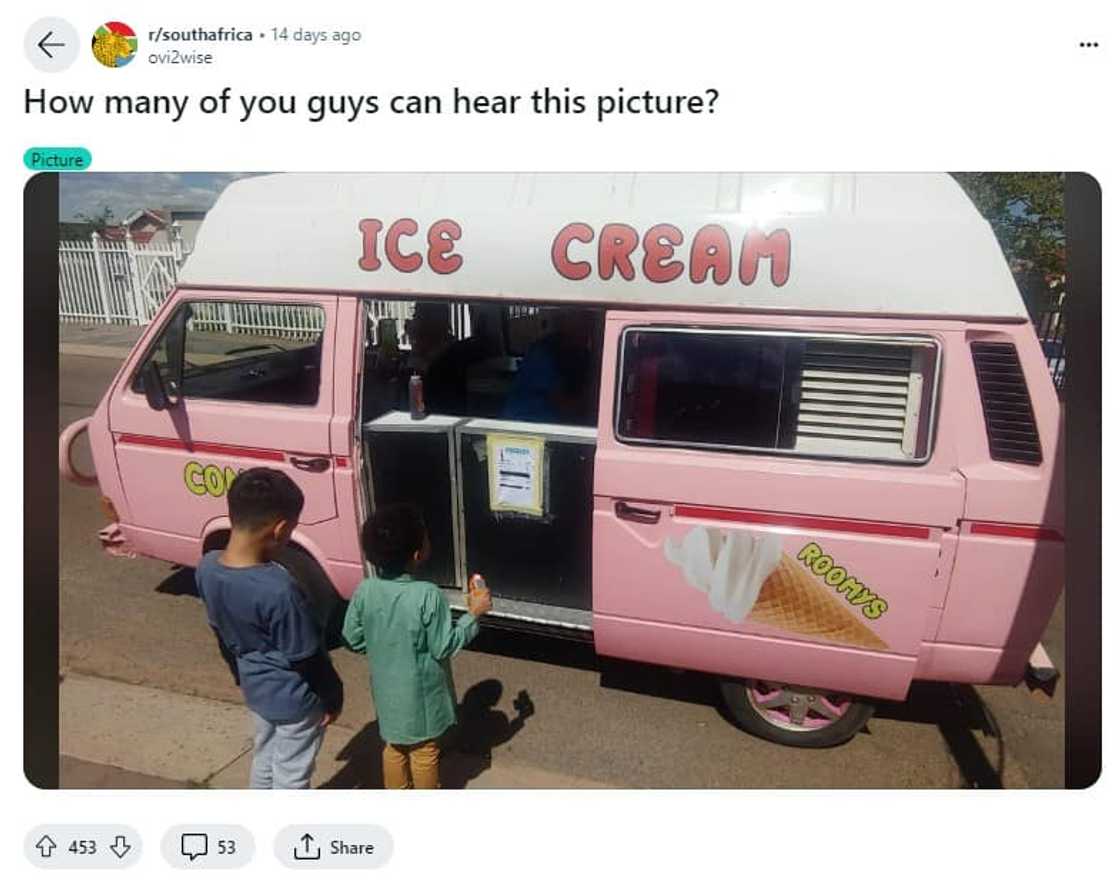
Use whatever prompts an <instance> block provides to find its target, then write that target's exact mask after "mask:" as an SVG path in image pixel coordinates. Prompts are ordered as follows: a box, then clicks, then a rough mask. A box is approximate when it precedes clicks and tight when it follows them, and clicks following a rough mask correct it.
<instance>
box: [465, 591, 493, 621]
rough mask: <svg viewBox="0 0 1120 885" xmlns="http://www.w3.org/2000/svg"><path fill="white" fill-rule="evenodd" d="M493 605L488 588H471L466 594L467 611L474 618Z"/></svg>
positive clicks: (480, 615)
mask: <svg viewBox="0 0 1120 885" xmlns="http://www.w3.org/2000/svg"><path fill="white" fill-rule="evenodd" d="M493 607H494V606H493V603H492V602H491V601H490V591H489V590H472V591H471V592H470V593H469V594H468V595H467V611H469V612H470V613H471V614H472V615H474V616H475V617H476V618H479V617H482V616H483V615H484V614H486V613H487V612H488V611H490V609H491V608H493Z"/></svg>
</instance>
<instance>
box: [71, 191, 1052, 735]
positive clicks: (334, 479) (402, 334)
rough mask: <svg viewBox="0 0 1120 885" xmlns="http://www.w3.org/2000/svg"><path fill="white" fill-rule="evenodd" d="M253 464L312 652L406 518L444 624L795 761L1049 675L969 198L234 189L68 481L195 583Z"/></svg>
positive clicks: (127, 542)
mask: <svg viewBox="0 0 1120 885" xmlns="http://www.w3.org/2000/svg"><path fill="white" fill-rule="evenodd" d="M82 432H86V433H88V434H89V442H90V445H91V447H92V451H93V459H94V464H95V465H96V472H97V475H96V477H93V476H84V475H80V474H79V473H78V472H77V471H75V469H74V467H73V466H72V464H71V458H70V449H71V446H72V444H73V442H74V440H75V438H76V437H77V436H78V435H79V434H81V433H82ZM258 465H266V466H271V467H276V468H279V469H281V470H284V471H286V472H288V473H289V474H290V475H291V476H292V478H293V479H295V481H296V482H297V483H298V484H299V485H300V487H301V488H302V489H303V491H304V494H305V497H306V507H305V510H304V512H303V516H302V519H301V523H300V526H299V529H298V531H296V533H295V535H294V537H293V539H292V545H291V549H290V551H289V552H288V554H287V556H286V557H285V562H286V564H287V565H288V566H289V567H290V568H291V569H292V570H293V572H294V573H295V574H296V575H297V577H298V579H299V580H300V582H301V583H302V585H303V586H304V589H305V590H306V592H307V593H308V594H309V595H310V596H311V597H312V598H313V599H314V600H315V601H316V602H317V604H319V605H320V606H321V607H322V610H323V612H324V617H328V616H329V613H331V612H337V610H338V608H339V607H340V603H341V601H343V600H345V599H346V598H348V597H349V596H350V594H351V593H352V592H353V591H354V588H355V587H356V585H357V584H358V582H359V581H360V580H361V579H362V577H363V575H364V574H365V572H366V570H367V565H366V563H364V562H363V560H362V556H361V553H360V550H359V543H358V535H359V526H360V525H361V524H362V521H363V519H364V518H365V517H366V516H367V515H368V514H369V513H370V512H372V511H373V510H374V509H375V508H376V507H378V506H384V505H385V504H386V503H391V502H397V501H412V502H414V503H416V504H417V505H418V506H420V507H421V508H422V510H423V512H424V514H425V518H426V520H427V524H428V528H429V533H430V535H431V539H432V547H433V555H432V557H431V559H430V560H429V562H428V563H427V564H426V566H425V571H424V572H423V574H422V577H425V578H427V579H429V580H431V581H433V582H435V583H437V584H438V585H440V586H441V587H443V588H444V590H445V592H446V593H447V595H448V598H449V600H450V601H451V603H452V605H453V606H454V607H456V608H459V609H462V608H463V607H464V596H463V594H464V590H465V589H466V586H467V581H468V578H469V576H470V575H471V574H473V573H475V572H479V573H482V574H484V575H485V576H486V579H487V582H488V583H489V585H490V587H491V589H492V592H493V594H494V611H493V614H492V615H491V616H490V617H489V618H488V621H489V622H490V623H492V624H493V625H495V626H502V627H509V628H514V629H520V630H525V631H535V632H542V631H554V632H562V633H565V634H568V635H572V634H574V635H578V636H582V637H585V638H587V639H589V640H591V641H593V642H594V645H595V648H596V650H597V652H598V653H600V654H602V655H604V656H608V657H615V658H623V659H629V660H635V661H643V662H649V663H653V664H659V665H665V666H669V667H674V668H683V669H689V670H695V671H702V672H705V673H711V674H714V675H715V676H716V677H718V679H719V680H720V682H721V685H722V688H723V696H724V698H725V700H726V702H727V705H728V708H729V710H730V711H731V713H732V714H733V715H734V717H735V718H736V720H737V721H738V722H739V723H740V724H741V725H742V726H743V727H744V728H745V729H746V730H748V731H750V732H752V733H754V734H757V735H760V736H762V737H766V738H769V739H772V740H777V741H780V742H783V743H788V744H793V745H800V746H826V745H830V744H835V743H839V742H840V741H843V740H845V739H847V738H848V737H850V736H851V735H852V734H853V733H855V732H856V731H857V730H858V729H859V728H860V727H861V726H862V725H863V724H864V723H865V722H866V720H867V718H868V717H869V716H870V715H871V710H872V706H871V704H872V703H873V702H874V699H875V698H886V699H901V698H904V697H905V696H906V694H907V691H908V690H909V687H910V685H911V683H912V682H913V681H914V680H936V681H951V682H966V683H1005V684H1014V683H1017V682H1019V681H1020V680H1021V679H1022V678H1023V676H1024V673H1025V671H1026V669H1027V668H1028V665H1029V662H1030V663H1033V664H1034V665H1035V666H1036V667H1042V666H1046V665H1048V660H1047V659H1046V657H1045V652H1044V651H1043V650H1042V648H1041V646H1039V645H1037V644H1038V641H1039V638H1040V636H1041V634H1042V631H1043V629H1044V627H1045V625H1046V623H1047V621H1048V620H1049V618H1050V616H1051V613H1052V611H1053V609H1054V606H1055V604H1056V601H1057V598H1058V596H1059V594H1060V592H1061V590H1062V586H1063V574H1064V566H1063V553H1064V541H1063V531H1064V503H1065V493H1064V490H1063V488H1062V476H1063V470H1062V429H1061V420H1060V413H1059V407H1058V401H1057V397H1056V395H1055V391H1054V387H1053V384H1052V382H1051V379H1050V376H1049V374H1048V371H1047V365H1046V360H1045V358H1044V356H1043V353H1042V350H1041V347H1040V345H1039V342H1038V340H1037V338H1036V336H1035V334H1034V331H1033V329H1032V326H1031V324H1030V322H1029V321H1028V316H1027V313H1026V311H1025V309H1024V306H1023V301H1022V299H1021V297H1020V295H1019V292H1018V290H1017V289H1016V286H1015V283H1014V281H1013V279H1012V277H1011V274H1010V272H1009V270H1008V267H1007V264H1006V262H1005V260H1004V257H1003V255H1002V253H1001V251H1000V248H999V245H998V244H997V242H996V239H995V237H994V236H993V234H992V231H991V229H990V227H989V226H988V224H987V223H986V222H985V221H984V219H983V218H981V217H980V215H979V214H978V213H977V211H976V209H975V208H974V207H973V205H972V204H971V202H970V201H969V199H968V197H967V196H966V195H965V194H964V193H963V192H962V191H961V189H960V188H959V187H958V186H957V184H956V183H955V182H954V181H953V179H952V178H950V177H949V176H946V175H926V174H922V175H898V174H891V175H823V174H822V175H742V174H673V175H666V174H578V175H574V174H547V175H546V174H532V175H530V174H493V175H491V174H486V175H479V174H471V175H465V174H464V175H414V174H407V175H405V174H402V175H276V176H262V177H257V178H250V179H245V180H241V181H238V182H236V183H234V184H232V185H230V186H229V187H228V188H227V190H226V191H225V192H224V193H223V194H222V196H221V197H220V199H219V200H218V201H217V203H216V205H215V206H214V208H213V209H212V210H211V211H210V213H209V214H208V216H207V218H206V220H205V222H204V224H203V226H202V228H201V231H200V233H199V236H198V240H197V243H196V245H195V248H194V251H193V253H192V254H191V255H190V257H189V259H188V260H187V262H186V264H185V265H184V267H183V269H182V273H181V278H180V280H179V283H178V286H177V288H176V289H175V290H174V291H173V292H172V293H171V295H170V296H169V297H168V298H167V300H166V302H165V303H164V304H163V306H162V308H161V309H160V311H159V313H158V315H157V316H156V318H155V320H154V321H153V322H152V324H151V326H150V327H149V328H148V329H147V330H146V332H145V334H144V335H143V336H142V337H141V339H140V341H139V342H138V344H137V346H136V348H135V350H134V351H133V353H132V354H131V355H130V356H129V358H128V359H127V360H126V361H125V362H124V364H123V366H122V367H121V370H120V372H119V373H118V374H117V377H116V378H115V380H114V381H113V383H112V385H111V386H110V388H109V390H108V392H107V393H106V394H105V397H104V399H102V401H101V403H100V405H99V406H98V408H97V410H96V411H95V412H94V414H93V415H91V416H90V417H88V418H85V419H82V420H81V421H78V422H76V423H75V424H73V425H71V426H70V427H68V428H67V429H66V430H65V432H64V433H63V434H62V438H61V441H60V466H61V469H62V473H63V474H64V475H65V476H66V477H67V478H68V479H70V480H72V481H75V482H81V483H86V484H90V485H93V484H96V485H98V486H100V490H101V494H102V495H103V497H104V503H105V506H106V508H107V509H108V510H109V511H110V512H111V513H112V515H113V516H112V519H113V521H112V524H111V525H108V526H107V527H106V528H105V529H103V530H102V532H101V539H102V541H103V543H104V545H105V547H106V548H107V549H108V550H109V551H110V552H115V553H125V554H130V555H131V554H140V555H145V556H151V557H156V558H159V559H163V560H169V561H171V562H177V563H182V564H184V565H188V566H189V565H194V564H195V563H197V561H198V560H199V557H200V556H201V555H202V554H203V552H204V551H207V550H211V549H214V548H216V547H220V546H222V545H223V544H224V543H225V539H226V537H227V536H228V530H229V522H228V519H227V516H226V502H225V500H224V496H225V493H226V490H227V489H228V487H229V485H230V483H231V482H232V481H233V479H234V477H236V475H237V473H238V472H239V471H241V470H245V469H247V468H250V467H253V466H258Z"/></svg>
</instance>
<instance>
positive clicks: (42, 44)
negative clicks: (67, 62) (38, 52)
mask: <svg viewBox="0 0 1120 885" xmlns="http://www.w3.org/2000/svg"><path fill="white" fill-rule="evenodd" d="M53 36H54V31H47V33H45V34H44V35H43V39H42V40H40V41H39V42H38V43H36V44H35V45H36V46H38V47H39V48H40V49H42V50H43V53H44V54H45V55H46V56H47V58H54V56H53V55H51V54H50V52H49V51H48V50H47V47H48V46H54V47H56V48H59V47H62V46H65V45H66V44H65V43H48V42H47V41H48V40H49V39H50V38H51V37H53Z"/></svg>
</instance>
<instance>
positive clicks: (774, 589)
mask: <svg viewBox="0 0 1120 885" xmlns="http://www.w3.org/2000/svg"><path fill="white" fill-rule="evenodd" d="M749 617H750V619H751V620H752V621H755V622H756V623H760V624H766V625H767V626H769V627H777V628H778V629H779V630H788V631H789V632H790V633H800V634H803V635H806V636H815V637H817V638H819V639H823V640H825V641H826V642H838V643H841V644H843V645H857V646H859V647H861V648H870V649H874V650H876V651H882V650H883V649H885V648H886V647H887V645H886V643H885V642H883V640H882V639H880V638H879V637H878V636H877V635H876V634H875V632H874V631H873V630H872V629H871V628H870V627H868V626H867V625H866V624H864V623H863V622H862V621H860V619H859V618H858V617H856V615H855V614H853V613H852V611H851V610H850V609H849V608H848V607H847V606H845V605H844V603H843V601H842V597H839V596H837V595H836V591H835V590H833V589H832V588H830V587H827V586H825V585H823V584H821V583H820V581H816V580H814V579H813V576H812V575H811V574H809V573H808V572H807V571H806V570H805V569H804V568H802V567H801V566H799V565H798V564H797V561H796V560H794V559H793V557H791V556H790V555H789V554H787V553H783V554H782V560H781V562H779V563H778V567H777V568H776V569H774V571H773V572H771V574H770V577H769V578H767V579H766V581H765V582H764V583H763V585H762V590H761V592H759V594H758V601H757V602H755V604H754V607H753V608H752V609H751V612H750V615H749Z"/></svg>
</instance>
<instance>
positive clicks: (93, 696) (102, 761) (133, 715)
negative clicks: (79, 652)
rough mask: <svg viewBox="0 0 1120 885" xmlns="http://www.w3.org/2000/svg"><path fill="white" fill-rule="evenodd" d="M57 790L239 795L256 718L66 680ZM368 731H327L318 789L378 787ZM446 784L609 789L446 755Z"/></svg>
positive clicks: (206, 701)
mask: <svg viewBox="0 0 1120 885" xmlns="http://www.w3.org/2000/svg"><path fill="white" fill-rule="evenodd" d="M59 708H60V709H59V713H60V716H59V750H60V754H61V757H62V758H61V760H60V768H59V779H60V786H61V787H63V788H66V789H93V788H108V789H135V788H181V789H190V788H199V787H214V788H237V787H245V786H247V784H248V783H249V765H250V762H251V758H252V752H251V751H252V741H251V739H250V730H249V729H250V726H249V718H248V716H247V714H246V711H245V708H244V707H243V706H241V705H240V704H229V703H225V702H224V701H217V700H213V699H210V698H203V697H195V696H191V695H185V694H179V693H177V692H172V691H165V690H163V689H156V688H148V687H145V686H140V685H129V684H127V683H124V682H117V681H116V680H112V679H103V678H101V677H98V676H87V675H83V674H79V673H69V674H67V675H66V676H65V678H64V679H63V681H62V683H61V685H60V686H59ZM381 747H382V744H381V742H380V739H379V738H378V737H377V735H376V728H375V727H373V726H372V724H371V725H367V726H366V727H364V728H362V729H360V730H354V729H353V728H347V727H344V726H341V725H337V724H336V725H332V726H331V727H330V728H328V729H327V735H326V739H325V740H324V743H323V750H322V752H321V753H320V755H319V763H318V766H317V768H316V772H315V776H314V778H313V780H312V786H313V787H328V788H361V787H378V786H380V780H381V774H380V770H379V769H380V753H381ZM442 777H443V781H444V784H445V786H448V787H463V786H469V787H471V788H534V787H535V788H572V787H609V786H611V785H610V784H606V783H600V782H598V781H591V780H585V779H581V778H576V777H571V776H569V775H565V774H560V773H557V772H550V771H544V770H541V769H536V768H526V767H524V766H518V765H510V764H508V763H503V762H502V761H501V760H500V759H499V758H497V757H496V756H495V757H493V758H482V757H478V756H468V755H466V754H463V753H458V752H454V751H452V752H449V753H447V754H446V755H445V758H444V764H443V766H442Z"/></svg>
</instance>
